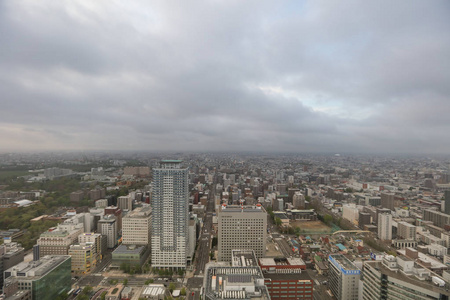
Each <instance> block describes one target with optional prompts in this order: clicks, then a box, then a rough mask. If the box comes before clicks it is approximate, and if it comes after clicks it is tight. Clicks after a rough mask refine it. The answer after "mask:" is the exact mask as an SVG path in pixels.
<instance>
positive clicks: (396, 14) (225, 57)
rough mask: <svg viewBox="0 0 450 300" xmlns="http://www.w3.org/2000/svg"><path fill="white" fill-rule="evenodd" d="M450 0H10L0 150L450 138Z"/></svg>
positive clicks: (294, 147)
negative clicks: (366, 0)
mask: <svg viewBox="0 0 450 300" xmlns="http://www.w3.org/2000/svg"><path fill="white" fill-rule="evenodd" d="M449 11H450V5H449V4H448V3H447V2H446V1H435V2H433V3H431V4H430V3H428V2H421V1H412V2H411V1H399V2H395V3H392V2H391V1H389V2H388V1H381V2H376V3H361V2H356V1H345V2H339V3H333V2H325V1H285V2H281V3H280V2H276V3H274V2H270V1H267V2H266V1H246V2H233V1H226V2H214V3H213V2H203V1H189V2H188V3H185V2H176V3H175V2H171V3H167V2H165V1H155V2H152V3H151V4H149V3H147V2H145V1H135V2H133V3H129V2H125V1H116V2H114V3H110V2H106V1H96V2H91V1H77V2H71V1H57V2H53V1H39V2H36V1H31V0H23V1H16V0H14V1H12V0H7V1H2V3H0V43H2V45H5V46H4V47H2V49H1V50H0V66H1V68H0V70H1V71H0V89H1V90H2V92H3V93H2V101H1V104H2V107H1V110H0V138H1V140H2V141H4V142H2V144H1V146H0V152H8V151H11V152H12V151H52V150H53V151H57V150H67V151H72V150H76V151H91V150H126V151H134V150H136V151H153V152H157V151H167V150H171V151H202V152H208V151H225V152H229V151H231V152H233V151H257V152H290V153H305V152H306V153H310V152H321V153H413V154H414V153H416V154H417V153H427V154H442V153H448V152H449V151H450V141H449V140H448V139H445V133H446V132H448V131H449V130H450V122H449V121H448V120H447V114H448V113H450V101H449V96H450V90H449V88H448V87H449V86H450V82H449V81H450V66H449V61H448V53H449V52H450V37H449V35H448V34H447V31H448V28H450V19H449V18H448V13H449Z"/></svg>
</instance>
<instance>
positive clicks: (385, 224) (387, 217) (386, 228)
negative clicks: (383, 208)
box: [378, 213, 392, 241]
mask: <svg viewBox="0 0 450 300" xmlns="http://www.w3.org/2000/svg"><path fill="white" fill-rule="evenodd" d="M378 238H379V239H380V240H382V241H390V240H392V215H391V214H390V213H383V214H379V215H378Z"/></svg>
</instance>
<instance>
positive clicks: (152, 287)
mask: <svg viewBox="0 0 450 300" xmlns="http://www.w3.org/2000/svg"><path fill="white" fill-rule="evenodd" d="M165 292H166V288H165V287H164V285H163V284H149V285H147V286H146V287H144V290H143V291H142V294H141V296H158V295H164V293H165Z"/></svg>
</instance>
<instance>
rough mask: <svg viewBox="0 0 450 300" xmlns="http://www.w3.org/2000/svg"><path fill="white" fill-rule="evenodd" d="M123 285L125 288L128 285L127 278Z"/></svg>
mask: <svg viewBox="0 0 450 300" xmlns="http://www.w3.org/2000/svg"><path fill="white" fill-rule="evenodd" d="M123 285H125V286H127V285H128V278H125V279H124V280H123Z"/></svg>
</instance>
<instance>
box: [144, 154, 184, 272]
mask: <svg viewBox="0 0 450 300" xmlns="http://www.w3.org/2000/svg"><path fill="white" fill-rule="evenodd" d="M181 163H182V161H181V160H163V161H161V166H160V168H154V169H153V197H152V213H153V218H152V230H151V232H152V237H151V240H152V266H153V267H156V268H171V269H180V268H181V269H185V268H186V261H187V249H188V240H189V234H188V224H189V223H188V222H189V184H188V173H189V172H188V169H187V168H183V167H182V165H181Z"/></svg>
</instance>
